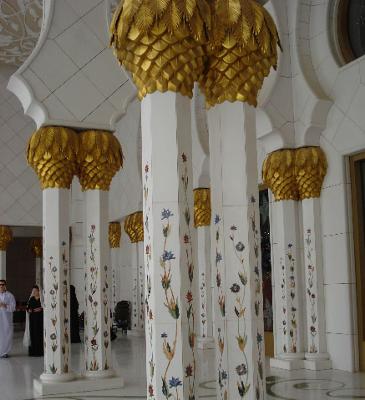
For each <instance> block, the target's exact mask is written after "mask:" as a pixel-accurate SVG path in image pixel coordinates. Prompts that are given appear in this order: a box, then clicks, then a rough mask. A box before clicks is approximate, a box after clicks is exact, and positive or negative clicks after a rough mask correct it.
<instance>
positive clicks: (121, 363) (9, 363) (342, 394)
mask: <svg viewBox="0 0 365 400" xmlns="http://www.w3.org/2000/svg"><path fill="white" fill-rule="evenodd" d="M113 345H114V346H113V357H114V365H115V366H116V367H117V369H118V370H119V371H120V373H121V375H122V376H123V378H124V380H125V382H126V384H125V387H124V388H123V389H118V390H103V391H98V392H84V393H72V394H67V395H57V396H48V397H42V399H47V400H51V399H52V400H106V399H107V400H118V399H125V400H133V399H146V396H145V379H146V378H145V361H144V358H145V355H144V339H143V338H139V337H131V336H128V337H120V338H118V339H117V340H116V341H115V342H113ZM81 352H82V345H72V366H73V369H74V370H75V371H78V370H81V360H82V357H81ZM199 355H200V359H201V365H202V376H201V378H200V382H201V384H200V388H199V398H200V399H215V398H216V397H215V388H214V386H215V383H214V381H213V378H214V376H213V375H214V368H211V365H213V363H214V353H213V351H212V350H205V351H204V352H200V354H199ZM42 368H43V359H42V358H29V357H27V356H26V352H25V350H24V349H23V347H22V344H21V337H20V335H19V334H17V335H16V339H15V342H14V348H13V352H12V354H11V357H10V358H9V359H1V360H0V400H31V399H41V398H40V397H34V394H33V389H32V381H33V378H36V377H38V376H39V375H40V373H41V372H42ZM266 399H267V400H274V399H281V400H296V399H298V400H323V399H347V400H349V399H365V374H350V373H346V372H341V371H334V370H333V371H324V372H319V373H315V372H310V371H295V372H291V373H289V372H287V371H282V370H278V369H271V370H268V371H267V397H266ZM234 400H236V399H234Z"/></svg>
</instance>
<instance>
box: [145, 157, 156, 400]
mask: <svg viewBox="0 0 365 400" xmlns="http://www.w3.org/2000/svg"><path fill="white" fill-rule="evenodd" d="M150 173H151V172H150V167H149V165H148V164H146V165H145V167H144V180H143V200H144V202H143V206H144V215H145V217H144V218H145V222H144V231H145V251H144V260H145V268H146V271H145V277H146V279H145V286H146V298H145V303H146V327H145V328H146V339H147V340H148V342H149V343H148V346H146V360H147V363H148V366H149V368H147V393H148V397H149V398H150V399H154V398H155V393H156V388H155V386H154V379H155V355H154V351H153V349H154V347H153V341H154V335H155V332H154V330H153V318H154V311H153V309H152V306H151V294H152V284H151V275H152V271H151V269H152V268H151V263H152V237H151V232H150V224H149V221H150V218H151V212H152V211H151V208H152V198H151V196H150V195H149V193H150V184H151V182H150Z"/></svg>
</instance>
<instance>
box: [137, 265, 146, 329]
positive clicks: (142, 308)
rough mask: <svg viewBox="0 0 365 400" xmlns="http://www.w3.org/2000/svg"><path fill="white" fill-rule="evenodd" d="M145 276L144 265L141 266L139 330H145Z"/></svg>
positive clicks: (139, 277)
mask: <svg viewBox="0 0 365 400" xmlns="http://www.w3.org/2000/svg"><path fill="white" fill-rule="evenodd" d="M143 279H144V274H143V265H139V276H138V282H139V328H140V329H144V319H145V318H144V283H143Z"/></svg>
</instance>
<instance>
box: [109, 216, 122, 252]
mask: <svg viewBox="0 0 365 400" xmlns="http://www.w3.org/2000/svg"><path fill="white" fill-rule="evenodd" d="M121 234H122V228H121V226H120V222H109V245H110V248H111V249H117V248H118V247H120V237H121Z"/></svg>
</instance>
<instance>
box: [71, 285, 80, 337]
mask: <svg viewBox="0 0 365 400" xmlns="http://www.w3.org/2000/svg"><path fill="white" fill-rule="evenodd" d="M70 319H71V343H80V342H81V339H80V322H79V302H78V301H77V297H76V289H75V286H74V285H70Z"/></svg>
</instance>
